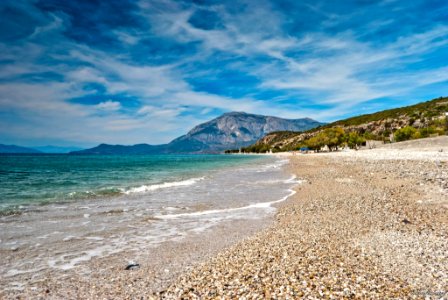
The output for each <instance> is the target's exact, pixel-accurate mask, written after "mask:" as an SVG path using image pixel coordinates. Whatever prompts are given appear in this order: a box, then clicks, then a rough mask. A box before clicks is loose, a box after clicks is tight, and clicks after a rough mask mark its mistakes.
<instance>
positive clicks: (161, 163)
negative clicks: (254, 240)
mask: <svg viewBox="0 0 448 300" xmlns="http://www.w3.org/2000/svg"><path fill="white" fill-rule="evenodd" d="M287 163H288V160H287V159H286V158H285V157H276V156H272V155H271V156H269V155H62V154H61V155H59V154H51V155H46V154H38V155H0V253H3V254H4V255H2V258H0V277H4V278H7V277H10V278H11V279H12V278H13V277H14V276H18V275H22V274H30V276H35V275H36V274H39V272H45V271H47V270H48V269H52V268H53V269H58V270H63V271H65V270H69V269H72V268H75V267H77V266H78V265H80V264H82V263H86V262H88V261H89V260H91V259H95V258H97V257H104V256H107V255H112V254H116V253H119V252H120V251H126V250H134V251H135V250H144V249H147V248H148V247H157V245H160V244H161V243H164V242H167V241H170V242H175V241H179V240H182V239H185V238H188V236H189V235H197V234H201V232H203V231H205V230H210V229H211V228H213V226H216V225H218V224H219V223H220V222H224V221H229V220H237V219H244V220H247V219H257V218H263V217H265V216H267V215H272V214H273V213H275V210H276V209H275V207H274V204H275V203H279V202H282V201H284V200H286V199H287V198H288V197H289V196H291V195H292V194H294V191H293V187H294V186H295V185H296V184H298V183H299V182H300V181H299V180H298V179H297V178H295V176H292V175H291V174H289V173H288V172H287V170H286V169H285V165H286V164H287ZM130 248H132V249H130ZM18 252H20V253H21V255H19V256H20V257H21V259H11V258H13V257H17V253H18ZM10 281H13V280H10ZM19 285H20V284H19ZM17 288H20V286H18V287H17Z"/></svg>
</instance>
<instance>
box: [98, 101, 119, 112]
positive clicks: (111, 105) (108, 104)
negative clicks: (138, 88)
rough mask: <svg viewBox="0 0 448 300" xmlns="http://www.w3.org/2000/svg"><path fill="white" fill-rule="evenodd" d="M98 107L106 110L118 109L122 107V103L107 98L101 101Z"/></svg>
mask: <svg viewBox="0 0 448 300" xmlns="http://www.w3.org/2000/svg"><path fill="white" fill-rule="evenodd" d="M96 108H98V109H99V110H104V111H117V110H120V109H121V103H120V102H118V101H112V100H107V101H104V102H100V103H98V104H97V105H96Z"/></svg>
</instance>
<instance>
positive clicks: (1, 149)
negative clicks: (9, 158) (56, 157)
mask: <svg viewBox="0 0 448 300" xmlns="http://www.w3.org/2000/svg"><path fill="white" fill-rule="evenodd" d="M0 153H17V154H19V153H42V152H40V151H39V150H36V149H32V148H26V147H20V146H16V145H4V144H0Z"/></svg>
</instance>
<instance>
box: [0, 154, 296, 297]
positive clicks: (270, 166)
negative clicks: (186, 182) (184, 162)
mask: <svg viewBox="0 0 448 300" xmlns="http://www.w3.org/2000/svg"><path fill="white" fill-rule="evenodd" d="M260 166H261V169H259V166H256V165H255V167H256V168H255V169H254V165H253V164H249V165H248V167H247V168H245V167H243V168H242V169H241V170H243V171H244V172H246V173H243V174H247V172H256V173H255V174H267V175H257V176H261V177H257V178H258V179H256V178H253V179H250V177H247V178H246V179H245V181H244V182H247V183H248V184H249V186H250V184H254V183H252V181H251V180H259V179H263V178H264V180H267V179H272V178H271V177H269V178H265V177H266V176H273V175H274V173H273V172H272V171H270V170H275V174H277V175H276V176H280V174H282V175H281V177H279V178H277V177H275V178H276V179H275V180H273V183H266V184H269V185H267V186H270V184H274V185H275V186H277V183H275V182H277V181H278V182H279V183H278V184H281V185H280V186H278V188H280V187H281V186H285V187H286V186H290V185H291V184H294V183H295V180H294V178H291V177H289V176H288V177H289V178H288V179H287V173H286V172H285V171H284V169H285V168H284V162H281V161H280V160H278V159H277V160H275V161H274V160H272V161H271V160H269V161H266V162H264V161H263V163H262V164H261V165H260ZM265 169H266V170H265ZM226 170H227V169H225V170H222V171H219V172H221V173H222V172H228V171H226ZM229 170H230V169H229ZM238 170H240V167H238ZM238 172H241V171H238ZM238 172H237V173H235V171H234V172H233V173H232V176H234V175H235V174H240V173H238ZM257 172H261V173H257ZM264 172H267V173H264ZM221 173H219V175H221ZM219 175H218V173H217V174H214V175H210V176H211V177H212V178H213V177H219ZM219 178H221V179H222V177H219ZM281 178H284V179H281ZM202 182H203V181H201V183H202ZM255 182H256V181H255ZM257 186H258V187H257V188H256V189H257V190H258V189H259V187H260V186H259V184H258V183H257ZM267 186H266V187H267ZM266 187H263V189H265V188H266ZM273 187H274V186H273ZM198 188H199V187H194V189H195V190H196V191H197V189H198ZM278 188H277V187H276V192H275V193H274V194H273V195H280V194H278V192H279V191H277V189H278ZM254 189H255V187H254ZM236 191H238V189H236ZM179 192H182V191H181V190H179ZM184 192H185V191H184ZM282 193H283V194H285V193H286V191H283V192H282ZM288 193H289V192H288ZM233 194H234V193H233ZM233 194H232V195H233ZM192 195H193V194H192ZM225 195H226V193H225V191H224V190H223V191H222V195H216V196H217V197H216V199H221V198H223V197H224V196H225ZM235 195H236V194H235ZM235 195H234V196H233V197H235ZM229 196H230V194H228V195H227V199H228V200H229V201H233V202H234V201H236V199H233V198H229ZM289 196H290V195H286V196H285V197H282V198H281V199H280V200H278V199H277V198H275V197H276V196H272V195H271V197H267V198H266V199H269V198H272V197H274V198H272V201H270V202H265V203H263V202H261V203H258V204H251V205H247V206H242V207H236V208H232V207H233V206H232V205H234V204H238V203H239V202H235V203H233V204H232V202H229V204H228V205H231V206H229V207H230V208H227V209H226V208H225V207H224V208H220V209H217V210H212V211H209V210H207V208H208V207H207V206H200V205H199V204H197V205H196V206H197V207H196V206H194V207H192V209H194V210H193V211H192V212H189V213H182V211H178V210H176V211H173V212H171V210H167V212H166V213H167V214H162V215H160V216H159V217H158V216H157V214H155V215H152V217H148V215H147V214H143V215H142V216H138V215H136V216H135V217H134V218H133V221H132V222H131V223H125V225H126V224H128V225H129V226H131V227H132V228H135V227H140V226H142V227H143V228H147V227H148V226H151V227H154V226H155V227H156V228H166V230H167V232H166V233H165V234H166V237H167V238H165V237H164V235H165V234H163V232H161V233H162V236H161V237H162V238H161V239H160V241H159V242H156V240H155V239H154V238H153V237H152V236H151V233H150V232H148V233H147V234H146V236H145V235H142V236H141V238H142V239H143V240H142V241H140V242H139V244H142V245H143V244H145V241H146V240H147V241H148V243H146V247H144V248H142V247H141V246H138V247H134V246H132V244H130V245H129V246H126V247H125V248H122V249H119V248H117V249H115V250H114V249H113V244H109V245H108V244H107V243H103V242H101V240H100V239H99V238H100V237H104V241H106V240H107V241H108V240H109V236H110V235H111V234H112V235H117V236H119V235H128V234H132V231H133V229H132V230H126V228H122V227H123V226H121V227H117V228H113V229H110V230H109V231H110V232H107V234H108V235H105V236H101V235H98V234H94V235H92V234H93V233H90V234H89V232H87V231H84V232H82V234H81V236H80V237H83V238H84V239H89V240H90V239H91V241H92V243H93V242H97V240H99V242H100V243H102V244H105V245H106V246H108V247H109V248H108V250H107V251H106V252H105V253H103V254H101V249H98V250H95V251H96V252H95V253H94V252H92V251H90V250H85V251H84V250H82V249H80V251H84V254H83V256H81V257H79V258H77V257H71V256H70V255H71V253H72V252H73V251H72V250H74V249H77V247H76V245H78V241H80V242H81V240H80V239H79V238H78V237H75V236H71V235H69V234H68V233H66V234H65V235H66V236H67V238H64V239H62V238H60V239H59V240H58V241H56V242H54V241H52V242H51V244H49V246H45V247H44V248H40V247H39V248H35V249H34V250H33V249H29V250H32V251H34V252H33V253H34V254H32V253H27V252H31V251H27V249H28V247H27V246H24V247H17V248H6V249H3V248H2V249H0V254H1V255H2V256H3V260H4V262H7V263H9V262H12V261H13V260H14V261H16V262H19V264H20V265H23V266H24V268H25V270H26V271H31V270H35V272H27V273H25V272H21V270H22V268H17V269H15V268H11V267H9V268H7V267H5V265H6V266H7V264H3V266H2V268H1V272H2V274H4V275H7V276H5V277H3V278H2V280H1V283H2V288H1V290H0V298H2V299H3V298H4V299H12V298H17V297H19V298H23V299H30V298H36V297H37V298H38V297H50V298H56V299H62V298H89V299H90V298H96V297H98V298H101V297H102V295H104V294H105V293H109V294H110V295H111V296H110V297H119V298H122V297H123V295H124V294H127V293H131V294H133V293H139V291H141V290H144V291H145V292H146V293H147V294H148V293H157V292H159V291H161V290H163V289H165V288H166V287H167V286H168V284H169V283H171V282H173V281H174V280H175V278H177V277H178V276H179V275H180V274H182V273H183V272H186V271H188V270H189V269H190V268H192V267H193V266H195V265H197V264H199V263H201V262H204V261H206V260H207V259H210V258H211V257H213V256H215V255H217V254H218V253H219V252H220V251H222V250H223V249H225V248H227V247H230V246H231V245H233V244H235V243H237V242H239V241H241V240H243V239H245V238H248V237H250V236H252V235H254V234H255V233H256V232H258V231H260V230H263V229H265V228H266V227H268V226H270V225H271V224H272V222H273V218H274V214H273V212H274V210H275V209H274V208H272V207H271V204H273V203H278V202H280V201H284V200H285V199H287V198H288V197H289ZM223 199H224V198H223ZM248 199H251V198H248ZM254 199H257V198H254ZM260 199H261V198H260ZM263 199H264V198H263ZM266 199H265V200H266ZM106 202H107V201H106ZM106 202H105V203H102V204H100V207H102V205H106ZM245 202H248V200H247V199H245V201H242V202H241V203H240V205H244V203H245ZM129 204H131V202H129ZM96 205H98V203H97V204H96ZM78 206H79V207H80V208H82V209H84V208H85V206H86V205H85V204H83V203H80V204H77V207H78ZM94 206H95V205H94ZM218 208H219V206H218ZM101 211H105V212H104V213H103V212H101V213H100V215H99V216H100V217H101V218H104V217H107V218H110V220H114V218H115V216H117V217H119V216H120V215H122V214H123V213H124V211H123V210H117V209H114V210H110V209H106V210H104V209H102V210H101ZM187 211H188V210H187ZM195 211H196V212H195ZM85 212H87V211H86V210H84V211H80V212H73V213H75V214H76V216H77V215H79V214H80V218H81V220H80V221H83V222H89V221H93V219H94V218H97V216H96V215H97V214H94V215H92V212H91V211H89V212H88V214H86V213H85ZM126 213H129V212H126ZM170 213H171V214H170ZM173 213H174V214H173ZM60 214H61V215H60V216H59V217H61V218H63V217H64V215H66V214H67V212H64V211H62V210H61V212H60ZM83 214H84V217H83ZM69 215H70V214H69ZM109 215H110V216H109ZM184 215H185V216H184ZM203 215H204V216H203ZM208 215H210V217H209V216H208ZM17 218H20V216H17ZM37 218H42V216H40V217H39V216H34V219H37ZM120 218H121V217H120ZM194 218H200V219H201V220H202V221H200V220H199V219H198V220H196V221H195V220H194ZM172 219H174V220H175V222H176V224H178V225H176V226H181V225H179V224H185V226H186V227H185V230H186V231H185V232H178V231H176V228H170V227H167V226H169V224H171V225H173V223H172V222H173V221H174V220H172ZM14 220H15V218H13V217H11V218H10V220H9V222H10V224H11V225H8V226H12V225H14V223H13V221H14ZM76 220H77V219H76ZM29 221H31V220H25V224H20V225H26V226H29V224H30V223H29ZM11 222H12V223H11ZM189 222H193V223H195V224H196V223H197V224H198V225H199V224H202V223H203V226H200V227H196V228H194V227H191V225H190V224H189ZM199 222H201V223H199ZM181 227H182V226H181ZM181 227H180V228H181ZM8 228H9V227H8ZM54 230H56V229H54ZM172 230H174V231H175V232H174V233H176V232H177V233H176V234H175V235H173V232H171V231H172ZM187 230H188V231H187ZM61 231H64V230H61ZM139 231H141V230H139ZM61 233H62V232H61ZM61 233H60V234H61ZM43 237H44V236H43ZM123 239H124V240H123V241H125V240H126V241H128V243H133V242H137V241H138V239H136V238H132V237H131V238H126V237H123ZM4 240H5V241H7V240H6V239H4ZM36 247H37V246H36ZM48 247H51V248H54V249H49V250H50V251H48V252H46V253H44V252H43V251H42V249H46V248H48ZM111 247H112V248H111ZM139 248H140V250H137V249H139ZM38 249H40V250H38ZM118 250H120V251H118ZM36 251H39V252H36ZM55 251H56V252H55ZM80 251H77V252H80ZM98 251H100V252H98ZM97 252H98V253H97ZM80 253H81V252H80ZM106 253H107V254H106ZM81 254H82V253H81ZM37 255H39V260H41V261H42V262H43V263H44V264H46V261H48V262H49V264H53V267H51V265H50V267H46V269H40V268H38V269H37V268H36V266H37V265H36V266H35V265H33V264H32V263H30V262H29V259H30V258H33V260H35V258H36V257H37ZM60 256H62V257H63V258H64V256H67V259H68V261H69V262H70V263H69V264H70V265H67V269H65V265H60V264H56V258H58V257H60ZM64 260H65V258H64ZM131 262H134V263H137V264H139V268H137V269H133V270H125V268H126V266H127V265H128V264H130V263H131ZM24 264H27V265H24ZM20 265H19V266H20ZM40 265H42V264H40ZM40 265H39V266H40ZM25 266H26V267H25ZM54 267H55V268H54ZM112 282H113V284H112ZM130 283H132V284H131V285H132V286H131V285H130ZM105 290H107V292H106V291H105ZM119 295H121V296H119Z"/></svg>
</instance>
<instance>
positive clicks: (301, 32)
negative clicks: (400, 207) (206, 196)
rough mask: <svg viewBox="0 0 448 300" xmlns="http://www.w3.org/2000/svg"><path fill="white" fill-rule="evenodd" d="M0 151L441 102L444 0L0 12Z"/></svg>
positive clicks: (20, 7)
mask: <svg viewBox="0 0 448 300" xmlns="http://www.w3.org/2000/svg"><path fill="white" fill-rule="evenodd" d="M0 17H1V19H2V22H0V143H14V144H20V145H26V146H39V145H45V144H56V145H60V146H67V145H75V146H81V147H89V146H94V145H96V144H98V143H102V142H105V143H114V144H115V143H120V144H134V143H150V144H159V143H165V142H169V141H170V140H171V139H173V138H175V137H177V136H179V135H181V134H184V133H186V132H187V131H188V130H189V129H191V128H192V127H193V126H195V125H197V124H199V123H201V122H204V121H207V120H209V119H211V118H214V117H216V116H219V115H220V114H222V113H224V112H228V111H245V112H248V113H257V114H266V115H275V116H279V117H284V118H300V117H311V118H314V119H317V120H319V121H333V120H337V119H341V118H344V117H347V116H352V115H358V114H363V113H370V112H374V111H377V110H382V109H386V108H391V107H397V106H403V105H409V104H413V103H417V102H420V101H423V100H429V99H432V98H435V97H439V96H447V95H448V2H447V1H446V0H414V1H398V0H383V1H381V0H345V1H318V0H317V1H316V0H313V1H308V0H305V1H300V0H291V1H286V0H272V1H265V0H247V1H212V0H211V1H205V0H197V1H172V0H150V1H113V0H109V1H93V0H85V1H82V0H78V1H61V0H59V1H56V0H46V1H34V0H30V1H26V0H14V1H10V0H3V1H1V3H0Z"/></svg>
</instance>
